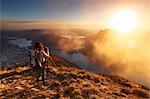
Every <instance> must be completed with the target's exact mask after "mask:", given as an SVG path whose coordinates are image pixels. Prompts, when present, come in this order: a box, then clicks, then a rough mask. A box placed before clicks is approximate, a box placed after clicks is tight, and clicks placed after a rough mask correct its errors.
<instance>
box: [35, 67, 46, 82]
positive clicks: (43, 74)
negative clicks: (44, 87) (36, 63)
mask: <svg viewBox="0 0 150 99" xmlns="http://www.w3.org/2000/svg"><path fill="white" fill-rule="evenodd" d="M45 78H46V70H45V68H44V66H42V68H38V69H37V81H41V80H42V82H43V84H44V83H45Z"/></svg>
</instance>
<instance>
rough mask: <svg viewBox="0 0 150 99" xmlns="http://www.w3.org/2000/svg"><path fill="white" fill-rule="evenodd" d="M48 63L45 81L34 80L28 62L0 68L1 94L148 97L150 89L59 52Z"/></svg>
mask: <svg viewBox="0 0 150 99" xmlns="http://www.w3.org/2000/svg"><path fill="white" fill-rule="evenodd" d="M53 58H54V60H55V62H56V64H57V67H54V66H52V65H51V64H50V65H49V67H48V69H47V71H48V75H47V83H46V85H45V86H43V85H42V84H41V83H37V82H36V75H35V72H33V71H32V69H30V68H29V67H28V66H25V67H20V68H16V69H15V70H5V71H4V70H0V77H1V78H0V81H1V84H0V97H1V98H18V99H22V98H25V99H27V98H36V99H38V98H46V97H47V98H77V99H82V98H93V97H95V98H97V99H99V98H100V97H105V98H115V97H118V98H123V97H125V98H148V97H149V94H150V89H149V88H147V87H144V86H142V85H140V84H138V83H135V82H131V81H129V80H126V79H124V78H121V77H118V76H113V75H103V74H99V73H93V72H89V71H86V70H83V69H80V68H78V67H77V66H75V64H73V63H70V62H69V61H66V60H64V59H63V58H60V57H58V56H54V57H53Z"/></svg>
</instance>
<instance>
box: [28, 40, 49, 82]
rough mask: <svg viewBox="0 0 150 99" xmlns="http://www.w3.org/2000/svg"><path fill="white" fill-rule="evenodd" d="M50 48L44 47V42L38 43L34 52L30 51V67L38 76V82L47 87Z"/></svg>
mask: <svg viewBox="0 0 150 99" xmlns="http://www.w3.org/2000/svg"><path fill="white" fill-rule="evenodd" d="M49 58H50V55H49V48H48V47H44V46H43V44H42V42H36V43H35V45H34V48H33V50H31V51H30V65H31V66H32V68H33V70H35V71H36V74H37V82H39V81H41V80H42V83H43V84H44V85H45V77H46V66H47V65H48V59H49ZM41 78H42V79H41Z"/></svg>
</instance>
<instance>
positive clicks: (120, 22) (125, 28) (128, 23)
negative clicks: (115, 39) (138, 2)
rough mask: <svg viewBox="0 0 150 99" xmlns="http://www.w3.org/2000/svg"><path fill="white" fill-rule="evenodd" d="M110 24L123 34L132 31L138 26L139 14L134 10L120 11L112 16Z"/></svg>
mask: <svg viewBox="0 0 150 99" xmlns="http://www.w3.org/2000/svg"><path fill="white" fill-rule="evenodd" d="M109 26H110V27H111V28H113V29H115V30H116V31H118V32H119V33H121V34H122V33H127V32H131V31H132V30H135V29H136V28H137V26H138V16H137V14H136V13H135V12H134V11H132V10H123V11H119V12H117V13H116V14H114V16H112V18H111V20H110V22H109Z"/></svg>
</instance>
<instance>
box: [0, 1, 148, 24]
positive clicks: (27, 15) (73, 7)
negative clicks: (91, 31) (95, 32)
mask: <svg viewBox="0 0 150 99" xmlns="http://www.w3.org/2000/svg"><path fill="white" fill-rule="evenodd" d="M1 5H2V6H1V11H2V13H1V14H0V18H1V21H22V22H26V21H30V22H31V21H32V22H33V21H36V22H56V23H63V22H64V23H72V24H97V25H99V26H102V25H107V23H108V20H109V19H110V18H111V16H112V15H113V14H114V13H115V12H116V11H118V10H122V9H132V10H135V11H136V12H137V13H138V15H139V16H140V18H141V25H142V26H145V27H148V26H149V25H150V22H149V21H150V19H149V17H150V0H1Z"/></svg>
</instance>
